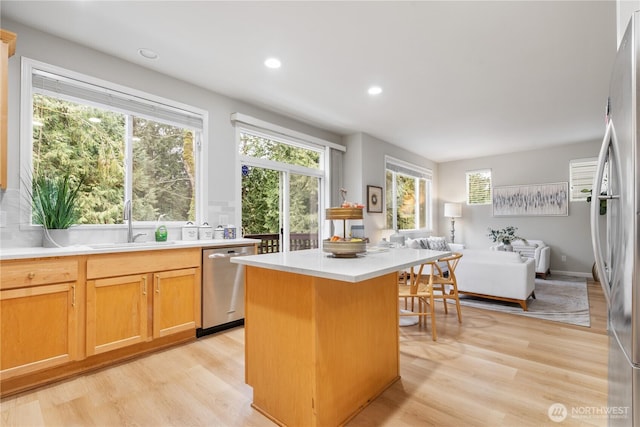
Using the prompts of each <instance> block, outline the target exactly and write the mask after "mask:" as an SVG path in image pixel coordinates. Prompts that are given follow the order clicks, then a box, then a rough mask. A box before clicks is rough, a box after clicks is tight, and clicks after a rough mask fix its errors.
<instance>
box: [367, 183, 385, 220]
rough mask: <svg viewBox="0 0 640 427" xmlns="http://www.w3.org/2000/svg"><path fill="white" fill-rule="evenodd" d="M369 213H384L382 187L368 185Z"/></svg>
mask: <svg viewBox="0 0 640 427" xmlns="http://www.w3.org/2000/svg"><path fill="white" fill-rule="evenodd" d="M367 212H372V213H382V187H376V186H375V185H367Z"/></svg>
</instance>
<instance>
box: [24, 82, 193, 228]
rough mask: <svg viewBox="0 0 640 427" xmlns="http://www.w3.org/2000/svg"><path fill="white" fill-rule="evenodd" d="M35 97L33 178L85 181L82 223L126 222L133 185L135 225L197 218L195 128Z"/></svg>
mask: <svg viewBox="0 0 640 427" xmlns="http://www.w3.org/2000/svg"><path fill="white" fill-rule="evenodd" d="M32 99H33V140H32V141H33V155H32V161H33V169H34V173H44V174H48V175H53V176H55V175H60V174H62V173H63V172H66V171H69V172H71V174H72V175H74V176H76V177H83V178H84V182H85V186H84V189H83V191H82V194H81V196H80V206H79V208H80V211H81V217H80V220H79V224H117V223H121V222H122V221H123V212H122V209H123V203H124V200H125V198H126V196H125V195H126V193H127V188H126V183H127V182H131V184H130V185H131V189H130V192H131V193H130V194H131V195H132V197H131V198H132V206H133V219H134V220H135V221H154V220H156V219H157V218H158V216H159V215H160V214H164V215H165V216H166V219H167V220H175V221H187V220H189V221H194V220H195V172H196V171H195V157H194V131H193V130H191V129H186V128H183V127H180V126H174V125H169V124H165V123H161V122H158V121H154V120H151V119H146V118H141V117H138V116H136V115H133V114H124V113H120V112H114V111H110V110H108V109H101V108H97V107H93V106H90V105H85V104H83V103H77V102H71V101H67V100H64V99H59V98H56V97H52V96H46V95H42V94H34V95H33V98H32ZM129 124H130V125H131V126H130V128H131V132H130V135H128V129H129ZM129 152H130V153H131V158H132V161H131V164H132V166H131V168H130V169H127V167H126V163H127V162H126V161H125V159H126V158H127V157H128V154H127V153H129ZM127 177H128V178H127Z"/></svg>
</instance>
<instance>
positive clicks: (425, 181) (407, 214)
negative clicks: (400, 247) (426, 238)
mask: <svg viewBox="0 0 640 427" xmlns="http://www.w3.org/2000/svg"><path fill="white" fill-rule="evenodd" d="M385 169H386V191H385V193H386V197H385V199H386V210H387V214H386V215H387V221H386V222H387V228H389V229H393V230H416V229H427V230H430V229H431V226H432V215H431V210H432V209H431V181H432V175H433V174H432V172H431V170H429V169H424V168H421V167H419V166H416V165H412V164H410V163H406V162H403V161H401V160H398V159H393V158H391V157H386V158H385Z"/></svg>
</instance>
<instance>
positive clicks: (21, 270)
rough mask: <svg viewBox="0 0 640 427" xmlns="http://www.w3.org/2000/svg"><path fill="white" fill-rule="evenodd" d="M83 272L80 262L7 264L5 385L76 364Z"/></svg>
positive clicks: (0, 306)
mask: <svg viewBox="0 0 640 427" xmlns="http://www.w3.org/2000/svg"><path fill="white" fill-rule="evenodd" d="M58 263H59V265H56V264H58ZM77 272H78V263H77V261H76V260H75V259H64V260H60V259H58V260H55V259H53V260H52V259H49V260H36V261H33V262H23V261H15V262H5V263H3V264H2V288H1V290H0V331H1V334H0V376H1V377H2V378H3V380H4V379H8V378H12V377H15V376H18V375H22V374H26V373H30V372H35V371H40V370H43V369H46V368H50V367H53V366H58V365H62V364H65V363H67V362H70V361H73V360H75V359H76V357H77V348H78V347H77V344H78V313H79V304H80V301H79V299H78V294H79V290H78V283H77Z"/></svg>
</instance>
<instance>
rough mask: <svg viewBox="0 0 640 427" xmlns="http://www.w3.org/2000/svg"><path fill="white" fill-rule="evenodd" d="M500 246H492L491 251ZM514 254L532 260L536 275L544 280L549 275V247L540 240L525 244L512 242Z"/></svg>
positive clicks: (531, 240) (516, 241) (529, 241)
mask: <svg viewBox="0 0 640 427" xmlns="http://www.w3.org/2000/svg"><path fill="white" fill-rule="evenodd" d="M500 246H501V245H495V246H492V247H491V249H493V250H496V249H498V247H500ZM511 246H512V247H513V250H514V252H518V253H520V254H521V255H522V256H525V257H528V258H533V259H534V260H535V270H536V273H539V274H541V275H542V276H543V277H545V278H546V275H547V273H549V268H550V261H551V247H549V246H547V244H546V243H545V242H543V241H542V240H534V239H527V243H525V242H523V241H522V240H514V241H513V243H512V244H511Z"/></svg>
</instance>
